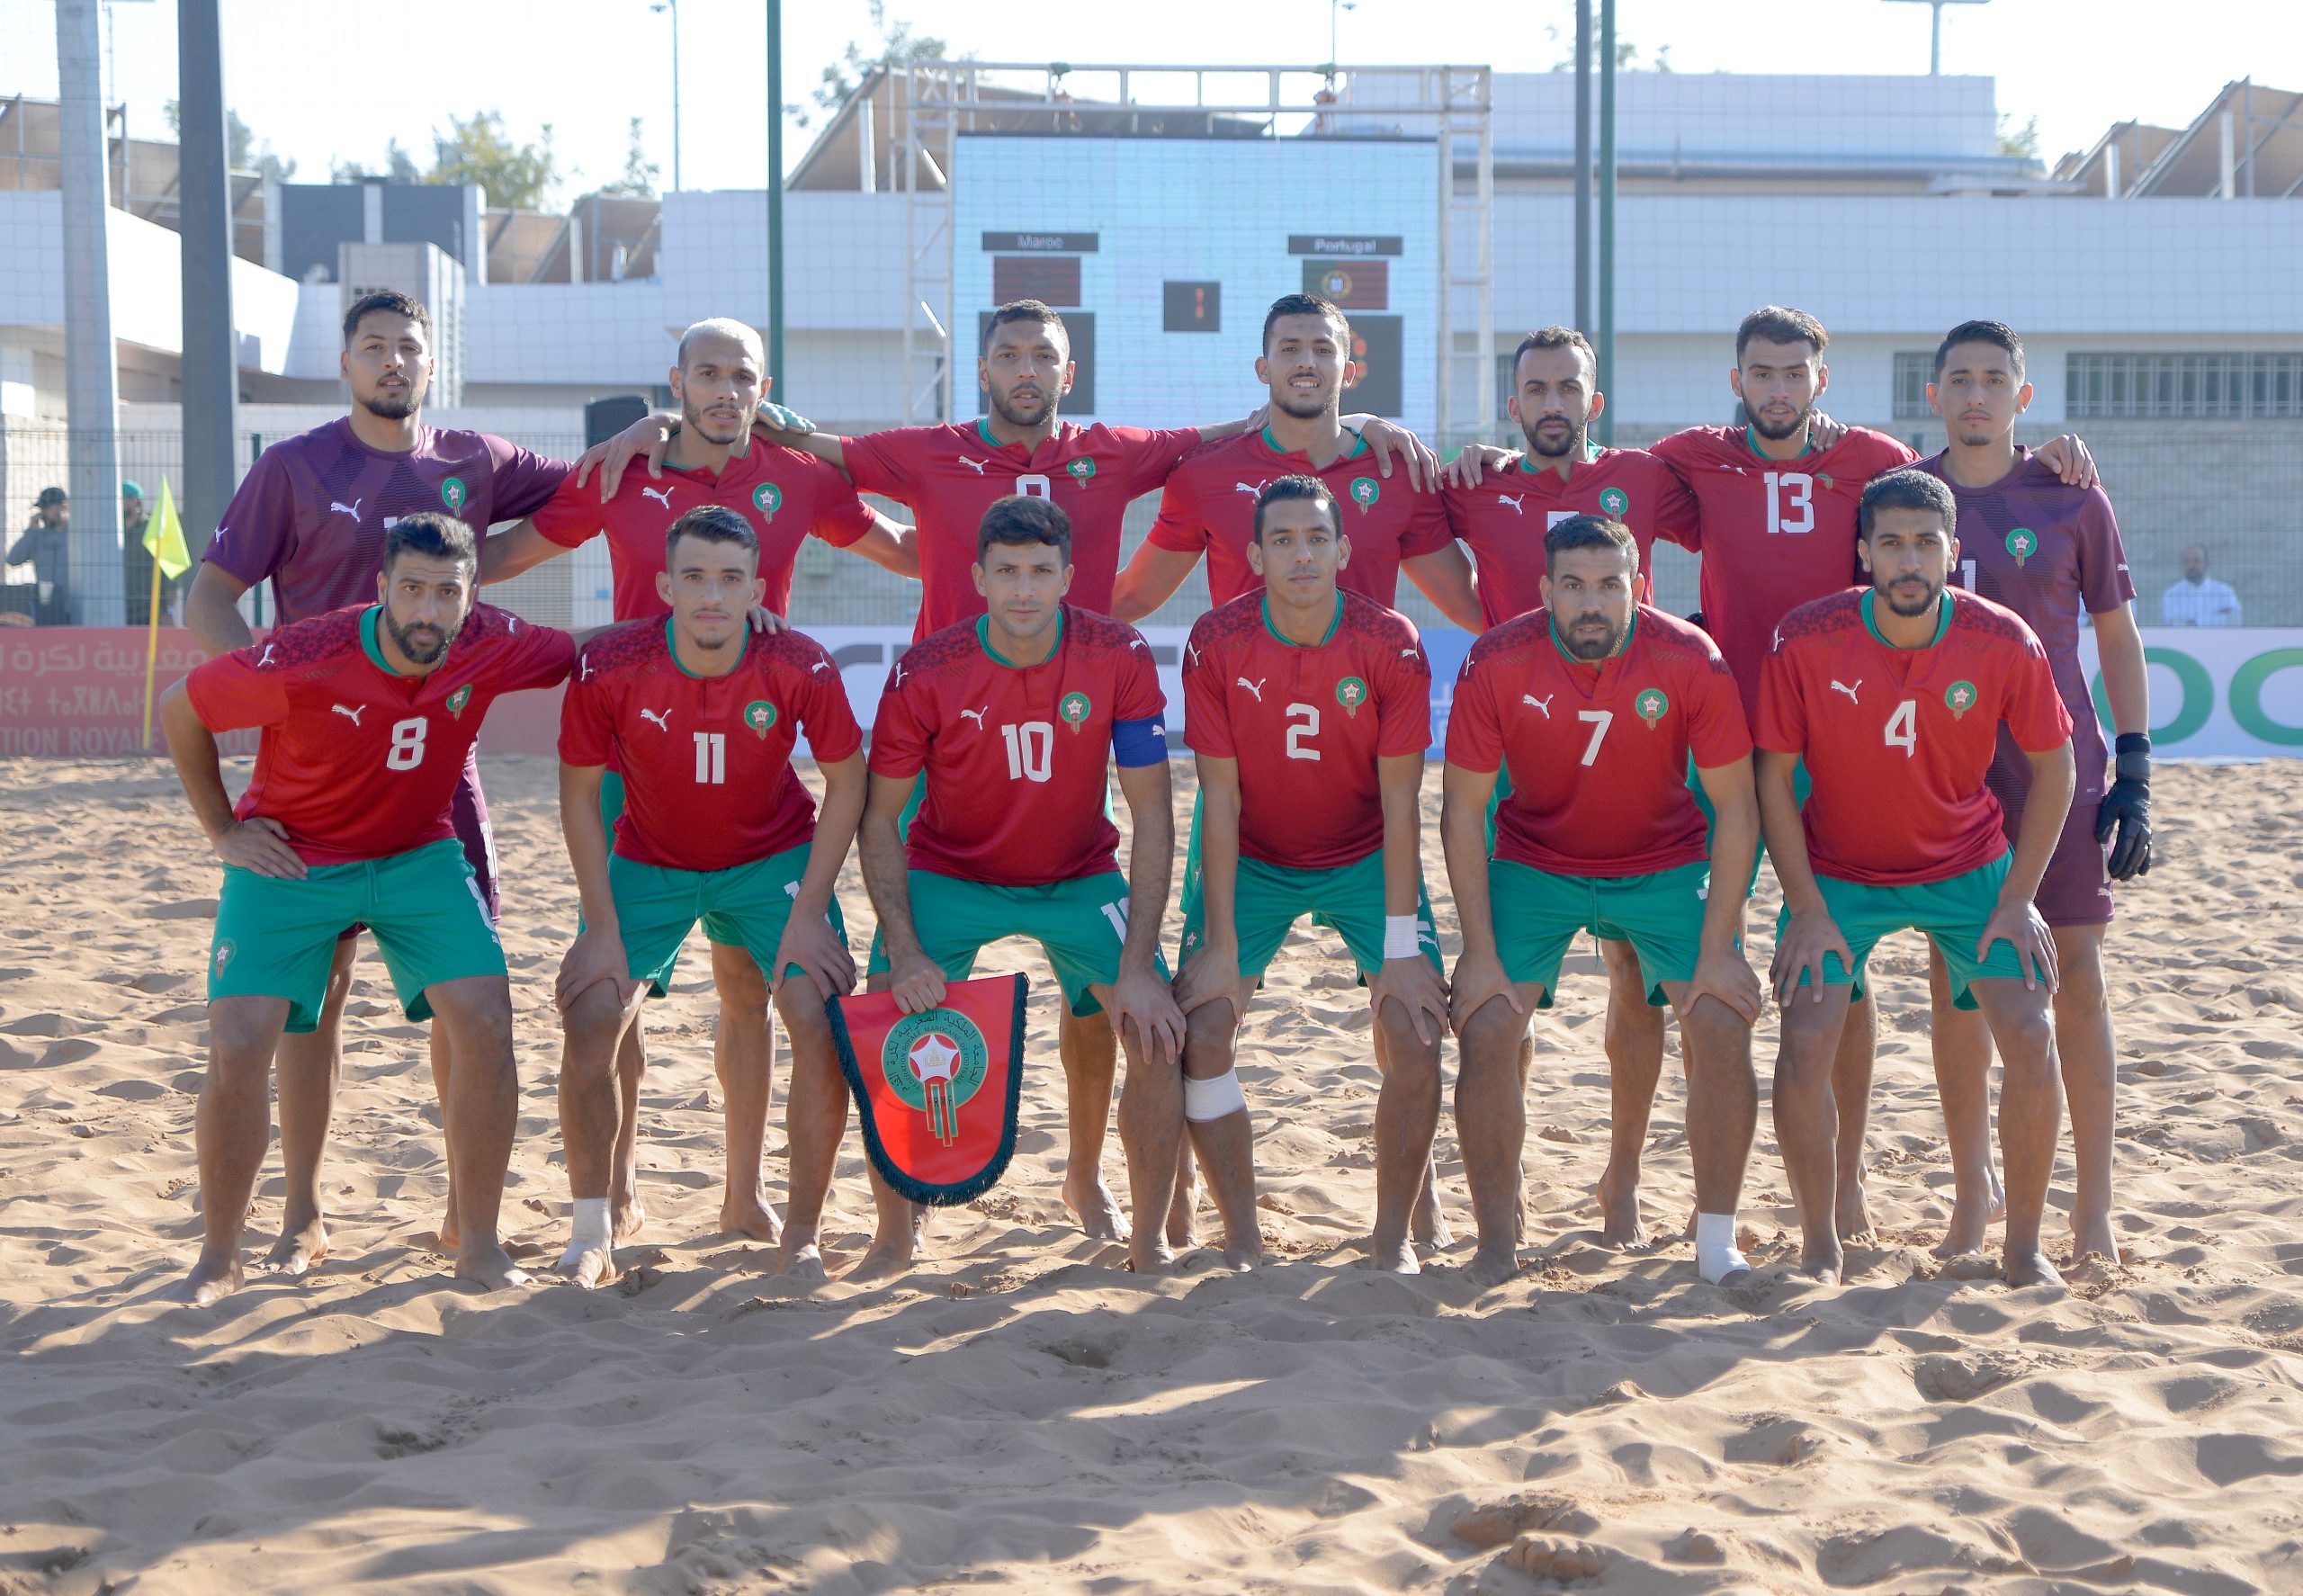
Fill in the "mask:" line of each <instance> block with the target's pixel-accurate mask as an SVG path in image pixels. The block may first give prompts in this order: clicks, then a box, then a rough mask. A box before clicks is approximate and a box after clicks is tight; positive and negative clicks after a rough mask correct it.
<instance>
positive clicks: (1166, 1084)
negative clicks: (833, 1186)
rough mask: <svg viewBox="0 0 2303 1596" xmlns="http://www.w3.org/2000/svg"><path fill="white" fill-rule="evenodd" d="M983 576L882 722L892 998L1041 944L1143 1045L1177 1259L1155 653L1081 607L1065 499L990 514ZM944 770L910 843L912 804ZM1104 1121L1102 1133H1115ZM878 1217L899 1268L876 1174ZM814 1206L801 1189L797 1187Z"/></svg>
mask: <svg viewBox="0 0 2303 1596" xmlns="http://www.w3.org/2000/svg"><path fill="white" fill-rule="evenodd" d="M977 538H978V545H977V548H978V552H977V558H976V563H975V570H974V581H975V586H976V587H977V589H978V591H979V592H980V594H981V596H982V598H983V600H984V604H985V606H986V608H985V613H984V614H981V615H980V616H978V617H976V618H975V619H973V620H972V621H964V622H962V623H959V624H957V625H954V626H948V627H945V629H944V630H942V631H941V632H936V633H934V634H933V635H931V636H929V637H928V638H927V639H926V640H924V641H921V642H919V643H917V644H915V645H913V647H912V649H911V650H910V652H909V653H907V654H905V655H904V657H903V658H902V659H899V660H898V661H897V662H896V665H895V668H894V669H893V670H892V671H891V672H890V673H889V676H888V685H887V688H886V691H885V692H884V693H883V695H882V696H881V699H880V707H879V712H878V714H877V716H876V718H875V719H874V722H873V727H872V753H871V769H872V791H871V796H870V799H869V801H868V802H867V804H866V806H865V812H864V823H863V829H862V831H861V833H860V837H859V843H860V852H861V854H862V857H863V865H864V879H865V885H866V886H867V887H869V888H870V889H871V893H872V902H873V906H874V908H875V909H876V910H878V911H879V919H880V937H879V939H878V940H877V941H876V942H875V943H874V949H873V959H872V971H873V973H874V982H873V989H874V991H893V992H894V994H895V998H896V1002H897V1004H898V1006H899V1007H900V1008H901V1009H902V1010H903V1011H904V1012H905V1013H908V1014H918V1013H920V1012H922V1011H924V1010H926V1009H932V1008H934V1007H936V1004H937V1003H938V1002H940V1001H941V1000H942V998H943V995H944V986H945V982H947V981H959V980H963V979H965V978H966V977H967V975H968V973H970V971H972V969H973V968H974V966H975V961H976V956H977V955H978V953H979V952H980V951H981V949H982V948H983V947H984V946H985V945H987V944H989V943H992V942H997V941H999V940H1000V939H1001V938H1003V937H1031V938H1033V939H1034V940H1035V941H1036V942H1038V943H1039V945H1040V947H1041V949H1042V951H1043V952H1044V953H1045V954H1046V955H1047V958H1048V962H1049V964H1052V965H1053V967H1054V971H1055V978H1056V982H1057V984H1058V986H1059V987H1061V989H1062V994H1063V1000H1064V1005H1065V1007H1066V1009H1068V1010H1069V1012H1070V1013H1071V1015H1072V1016H1073V1017H1074V1018H1075V1019H1076V1020H1077V1021H1078V1024H1079V1027H1080V1029H1081V1030H1083V1031H1085V1032H1087V1033H1088V1034H1089V1045H1090V1046H1091V1047H1094V1048H1098V1049H1099V1050H1101V1051H1103V1052H1104V1053H1105V1055H1106V1056H1109V1051H1110V1050H1111V1049H1113V1048H1114V1047H1115V1046H1116V1045H1124V1046H1125V1048H1126V1050H1127V1054H1128V1081H1127V1090H1126V1092H1125V1095H1124V1096H1123V1098H1122V1099H1121V1102H1120V1111H1119V1125H1120V1137H1121V1141H1122V1143H1123V1145H1124V1146H1125V1149H1126V1153H1127V1167H1128V1178H1129V1185H1130V1188H1131V1191H1132V1196H1133V1199H1134V1220H1135V1223H1134V1228H1133V1231H1132V1233H1131V1235H1130V1239H1129V1242H1128V1253H1129V1257H1130V1260H1131V1261H1132V1262H1133V1264H1134V1267H1135V1268H1136V1269H1139V1270H1143V1271H1158V1270H1162V1269H1166V1268H1167V1267H1168V1265H1169V1262H1170V1261H1171V1260H1172V1253H1171V1252H1170V1250H1169V1245H1168V1242H1167V1241H1166V1239H1165V1237H1164V1235H1163V1234H1162V1228H1161V1227H1162V1221H1163V1219H1164V1217H1165V1215H1166V1214H1167V1212H1168V1206H1169V1200H1170V1197H1171V1196H1172V1193H1173V1188H1174V1182H1175V1173H1176V1156H1177V1148H1178V1143H1179V1141H1180V1137H1181V1133H1182V1103H1181V1098H1182V1071H1181V1070H1180V1069H1179V1068H1178V1053H1179V1051H1180V1049H1181V1046H1182V1043H1183V1015H1182V1014H1181V1012H1180V1011H1178V1009H1177V1008H1176V1004H1175V1000H1174V998H1173V997H1172V995H1171V994H1170V993H1169V990H1168V981H1167V971H1166V969H1165V966H1164V965H1163V964H1162V963H1161V961H1160V953H1159V936H1160V916H1161V914H1163V913H1164V912H1165V911H1166V909H1167V902H1168V886H1169V869H1170V868H1171V865H1172V857H1171V854H1172V850H1173V847H1174V845H1175V822H1174V820H1173V819H1172V817H1171V816H1170V814H1169V784H1168V756H1167V735H1166V732H1165V731H1164V728H1163V725H1162V709H1163V705H1162V703H1161V700H1160V686H1159V680H1158V677H1157V676H1156V675H1155V674H1154V672H1153V669H1152V665H1151V650H1150V648H1149V647H1148V646H1146V644H1145V643H1144V641H1143V638H1142V637H1141V636H1139V635H1138V634H1137V633H1136V632H1135V629H1134V627H1131V626H1124V625H1121V624H1120V623H1117V622H1116V621H1113V620H1110V619H1109V618H1107V617H1106V616H1102V615H1098V614H1091V613H1089V612H1088V611H1086V610H1083V609H1080V608H1077V607H1075V606H1073V605H1071V604H1069V603H1066V602H1065V600H1064V595H1065V593H1066V591H1067V590H1068V589H1069V588H1070V587H1071V578H1072V570H1071V527H1070V525H1069V524H1068V522H1067V519H1066V517H1065V516H1064V514H1063V510H1062V507H1061V506H1060V505H1059V504H1056V503H1054V502H1053V501H1051V500H1049V499H1044V498H1034V497H1023V496H1017V497H1012V498H1005V499H1001V500H999V501H998V502H996V503H995V504H993V506H992V507H991V508H990V510H988V511H986V512H985V515H984V519H983V525H982V527H981V529H980V531H979V532H978V533H977ZM1115 763H1116V765H1117V767H1118V775H1119V787H1120V793H1121V794H1122V796H1123V797H1125V800H1126V802H1127V806H1128V811H1129V813H1130V815H1131V817H1132V819H1133V827H1134V842H1133V844H1132V846H1131V847H1130V848H1129V850H1128V873H1127V874H1126V875H1125V877H1123V876H1122V875H1121V874H1120V873H1119V870H1118V865H1117V860H1116V852H1115V850H1116V847H1117V844H1118V840H1119V834H1118V832H1117V830H1116V829H1115V828H1114V827H1113V825H1112V822H1111V820H1109V819H1108V818H1107V814H1106V811H1105V793H1106V774H1107V770H1108V769H1109V768H1110V767H1112V766H1113V765H1114V764H1115ZM922 776H925V778H926V779H925V784H924V785H925V788H926V792H925V796H924V798H923V799H922V801H921V803H920V806H919V812H918V815H917V817H916V818H915V819H914V820H913V821H912V824H911V828H910V834H909V837H908V838H907V837H905V836H904V835H902V834H901V832H900V831H899V828H898V823H897V822H898V819H899V817H900V816H901V814H902V812H903V811H904V809H905V807H906V805H907V804H908V803H910V800H911V795H912V790H913V787H914V785H916V784H919V782H920V778H921V777H922ZM1067 1086H1068V1087H1069V1088H1070V1108H1071V1120H1072V1125H1071V1133H1072V1145H1073V1147H1074V1149H1075V1156H1074V1159H1073V1161H1072V1162H1071V1164H1070V1165H1069V1167H1068V1168H1067V1170H1066V1172H1065V1182H1064V1183H1065V1193H1064V1196H1065V1200H1066V1201H1067V1202H1068V1203H1069V1204H1070V1205H1071V1207H1072V1208H1073V1209H1074V1211H1076V1212H1079V1213H1080V1214H1081V1215H1083V1217H1084V1216H1085V1215H1087V1214H1088V1213H1089V1211H1091V1209H1092V1207H1093V1206H1094V1204H1095V1201H1096V1195H1097V1192H1098V1190H1099V1189H1100V1188H1101V1185H1102V1181H1101V1179H1100V1177H1099V1175H1098V1171H1097V1169H1096V1167H1095V1165H1094V1164H1093V1163H1089V1162H1083V1161H1080V1159H1079V1158H1078V1157H1077V1153H1076V1150H1077V1149H1078V1148H1079V1147H1080V1144H1081V1129H1082V1126H1081V1124H1080V1122H1081V1120H1082V1119H1083V1118H1084V1117H1089V1116H1107V1115H1108V1114H1109V1112H1110V1109H1109V1098H1108V1096H1107V1095H1106V1096H1104V1097H1101V1098H1097V1097H1095V1096H1094V1095H1093V1094H1091V1093H1083V1092H1082V1091H1081V1089H1080V1081H1079V1079H1078V1078H1077V1077H1076V1076H1074V1077H1068V1078H1067ZM1097 1128H1098V1129H1100V1126H1098V1127H1097ZM873 1186H874V1195H875V1197H877V1199H878V1201H879V1205H880V1223H879V1231H878V1233H877V1235H876V1236H875V1237H874V1241H873V1245H872V1251H871V1253H870V1254H869V1255H868V1256H867V1257H866V1258H865V1261H864V1263H863V1264H862V1265H861V1266H859V1272H861V1273H864V1274H874V1273H880V1272H884V1271H891V1270H894V1269H901V1268H902V1267H903V1266H904V1264H905V1263H906V1262H908V1261H909V1260H910V1257H911V1253H912V1251H913V1248H914V1246H915V1244H916V1232H917V1219H918V1215H917V1213H916V1211H915V1209H914V1206H913V1205H912V1204H910V1203H909V1202H907V1201H906V1200H904V1199H903V1198H902V1197H900V1196H898V1195H897V1194H896V1193H895V1192H894V1191H893V1190H892V1189H891V1188H889V1187H888V1186H887V1185H886V1184H885V1183H884V1182H883V1181H882V1180H881V1179H880V1178H879V1176H878V1173H877V1171H876V1170H875V1171H874V1177H873ZM794 1201H795V1203H796V1202H797V1201H798V1198H797V1197H796V1196H795V1198H794Z"/></svg>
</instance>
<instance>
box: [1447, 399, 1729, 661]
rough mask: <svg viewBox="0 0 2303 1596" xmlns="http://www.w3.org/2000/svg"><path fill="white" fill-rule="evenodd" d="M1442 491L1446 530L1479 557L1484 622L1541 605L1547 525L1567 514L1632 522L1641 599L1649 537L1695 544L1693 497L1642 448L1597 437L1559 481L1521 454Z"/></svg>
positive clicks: (1649, 592) (1646, 586)
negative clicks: (1610, 444)
mask: <svg viewBox="0 0 2303 1596" xmlns="http://www.w3.org/2000/svg"><path fill="white" fill-rule="evenodd" d="M1440 498H1441V501H1442V502H1443V503H1444V504H1445V505H1446V506H1447V525H1448V526H1449V528H1450V529H1452V530H1453V531H1454V533H1455V534H1456V536H1457V537H1459V538H1461V539H1463V540H1464V542H1466V543H1468V544H1470V545H1471V551H1472V558H1473V559H1474V560H1476V561H1478V563H1479V607H1480V610H1481V613H1482V614H1483V615H1484V616H1485V618H1486V621H1487V624H1488V626H1489V627H1490V628H1491V629H1492V628H1494V627H1497V626H1501V624H1502V623H1504V622H1506V621H1509V620H1510V618H1511V617H1512V616H1514V615H1524V614H1527V613H1528V611H1529V610H1532V609H1538V608H1540V607H1542V605H1543V602H1544V589H1543V577H1544V533H1547V532H1549V531H1550V530H1551V529H1552V528H1553V527H1555V526H1556V525H1559V524H1560V523H1561V522H1562V521H1564V520H1566V519H1567V518H1568V517H1569V516H1608V517H1609V518H1610V519H1613V520H1617V521H1620V522H1622V523H1623V524H1624V525H1626V526H1628V527H1630V528H1631V535H1632V536H1633V537H1634V538H1635V539H1637V540H1638V542H1639V586H1638V596H1639V599H1640V601H1641V602H1642V603H1645V602H1647V601H1648V600H1650V599H1652V598H1653V596H1654V594H1655V579H1654V575H1653V561H1652V560H1651V559H1650V557H1649V551H1651V550H1652V549H1653V548H1654V546H1655V540H1656V539H1657V538H1659V537H1660V538H1662V539H1664V540H1665V541H1666V542H1674V543H1678V544H1680V546H1682V547H1684V548H1692V547H1694V546H1695V541H1696V501H1695V495H1694V494H1692V493H1690V492H1689V491H1688V486H1687V484H1686V483H1684V482H1682V481H1680V478H1679V474H1678V473H1677V472H1676V471H1672V470H1671V467H1670V466H1667V465H1665V464H1664V463H1663V462H1662V461H1660V460H1658V459H1656V458H1655V456H1653V454H1650V453H1647V452H1646V451H1645V450H1644V449H1603V448H1600V446H1598V445H1597V444H1594V445H1592V447H1591V451H1590V452H1589V453H1587V454H1586V455H1585V456H1584V458H1583V459H1582V461H1580V462H1576V463H1575V464H1574V465H1573V467H1572V468H1571V469H1570V471H1569V473H1568V475H1567V478H1566V480H1564V481H1563V480H1561V479H1560V475H1559V472H1558V471H1555V470H1554V469H1553V468H1552V466H1551V464H1550V462H1547V461H1545V460H1543V459H1542V458H1541V457H1540V456H1537V455H1534V454H1528V455H1526V456H1523V457H1522V458H1521V459H1520V461H1519V464H1517V465H1515V466H1513V467H1512V468H1511V469H1510V470H1509V471H1496V472H1491V473H1490V474H1489V475H1488V476H1487V477H1485V478H1484V479H1483V480H1482V481H1481V482H1480V485H1479V486H1478V487H1476V488H1456V487H1452V486H1451V487H1448V488H1446V489H1442V490H1441V493H1440Z"/></svg>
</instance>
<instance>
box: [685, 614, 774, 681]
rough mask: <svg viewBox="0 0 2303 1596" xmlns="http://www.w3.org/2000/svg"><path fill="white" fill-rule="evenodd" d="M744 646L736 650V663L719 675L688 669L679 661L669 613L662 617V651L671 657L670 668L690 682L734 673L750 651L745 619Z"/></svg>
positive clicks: (749, 639)
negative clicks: (709, 674)
mask: <svg viewBox="0 0 2303 1596" xmlns="http://www.w3.org/2000/svg"><path fill="white" fill-rule="evenodd" d="M744 633H745V635H744V646H743V647H742V649H740V650H738V652H737V655H736V663H735V664H734V665H731V666H730V667H729V668H727V669H726V670H723V671H721V673H720V675H719V676H705V675H703V673H702V672H700V671H694V670H690V669H689V668H687V667H686V666H685V665H682V664H681V663H680V640H679V639H678V638H677V637H674V636H673V635H672V618H671V617H670V616H669V615H666V616H665V617H664V652H665V653H667V654H669V655H670V656H671V657H672V668H673V669H675V670H677V671H678V672H679V673H680V674H681V675H682V676H684V677H687V678H688V680H690V681H692V682H716V681H719V680H720V679H721V677H730V676H733V675H735V674H736V671H737V669H738V668H740V667H741V666H742V664H743V662H744V656H745V655H746V654H748V653H750V652H751V648H752V640H751V622H750V621H749V620H747V621H745V623H744Z"/></svg>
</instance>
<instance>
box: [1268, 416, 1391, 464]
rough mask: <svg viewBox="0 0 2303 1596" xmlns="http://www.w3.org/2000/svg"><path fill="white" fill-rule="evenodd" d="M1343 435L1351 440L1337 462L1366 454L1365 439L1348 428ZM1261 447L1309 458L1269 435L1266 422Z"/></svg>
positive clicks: (1269, 427)
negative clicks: (1349, 445)
mask: <svg viewBox="0 0 2303 1596" xmlns="http://www.w3.org/2000/svg"><path fill="white" fill-rule="evenodd" d="M1343 435H1344V436H1345V437H1347V438H1349V439H1350V440H1351V447H1349V449H1346V450H1345V451H1344V452H1343V453H1340V454H1339V455H1337V456H1336V458H1337V459H1338V460H1357V459H1358V458H1359V457H1360V456H1361V455H1363V454H1365V453H1367V439H1366V438H1363V437H1361V436H1360V435H1358V433H1356V432H1354V431H1352V430H1351V429H1350V428H1349V427H1348V426H1347V427H1345V428H1344V429H1343ZM1263 446H1264V447H1265V448H1267V449H1268V450H1270V451H1271V452H1272V453H1274V454H1302V455H1304V458H1305V459H1306V460H1308V459H1310V458H1311V456H1310V455H1309V454H1308V453H1305V452H1304V450H1301V449H1290V448H1287V447H1286V446H1285V445H1284V444H1281V443H1280V441H1279V440H1278V439H1277V438H1275V437H1273V436H1272V435H1271V425H1270V423H1268V422H1267V423H1265V424H1264V429H1263Z"/></svg>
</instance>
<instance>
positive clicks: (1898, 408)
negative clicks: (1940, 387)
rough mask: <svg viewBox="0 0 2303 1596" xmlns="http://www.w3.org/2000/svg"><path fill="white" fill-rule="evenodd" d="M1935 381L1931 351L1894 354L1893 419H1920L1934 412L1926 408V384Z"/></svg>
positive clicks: (1933, 358) (1933, 360)
mask: <svg viewBox="0 0 2303 1596" xmlns="http://www.w3.org/2000/svg"><path fill="white" fill-rule="evenodd" d="M1932 381H1935V355H1934V354H1933V353H1932V352H1931V351H1929V352H1924V353H1922V354H1898V355H1896V356H1895V419H1896V420H1898V421H1920V420H1924V419H1925V418H1926V417H1930V416H1932V415H1933V414H1935V412H1934V411H1932V410H1931V409H1929V408H1927V385H1928V384H1929V383H1930V382H1932Z"/></svg>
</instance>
